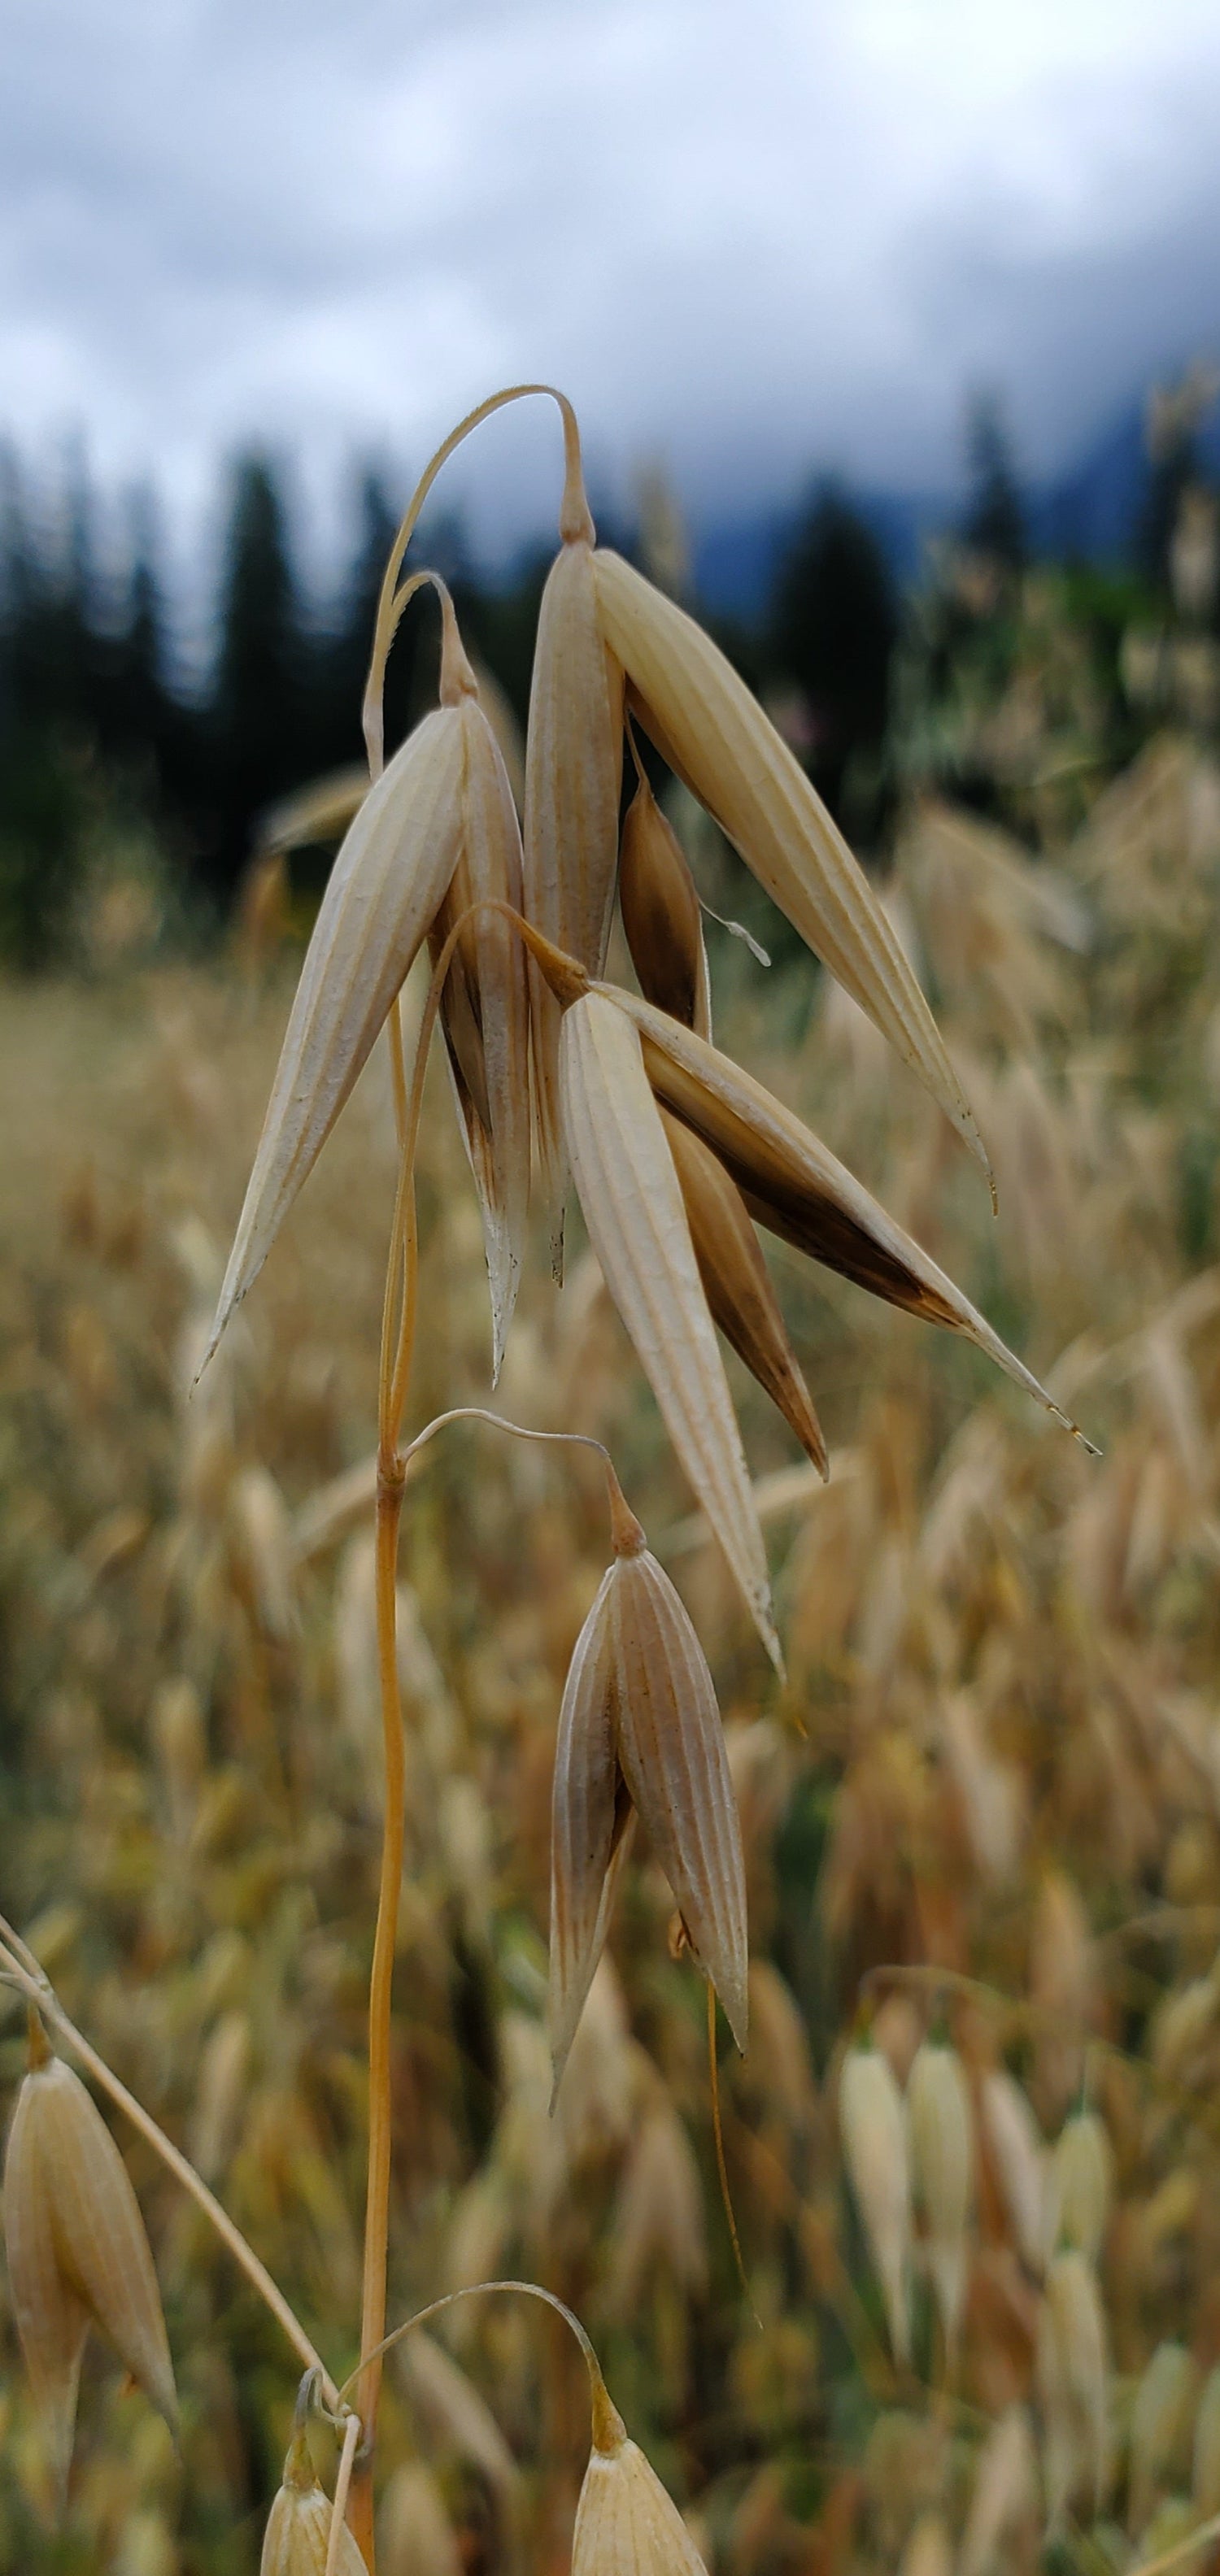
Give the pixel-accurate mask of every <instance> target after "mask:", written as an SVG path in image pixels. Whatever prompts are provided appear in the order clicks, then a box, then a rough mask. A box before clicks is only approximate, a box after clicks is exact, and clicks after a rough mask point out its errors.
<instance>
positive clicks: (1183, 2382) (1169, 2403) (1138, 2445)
mask: <svg viewBox="0 0 1220 2576" xmlns="http://www.w3.org/2000/svg"><path fill="white" fill-rule="evenodd" d="M1198 2394H1199V2376H1198V2372H1197V2371H1196V2369H1195V2365H1194V2363H1193V2361H1192V2360H1191V2357H1190V2354H1189V2353H1188V2351H1187V2349H1186V2346H1185V2344H1181V2343H1159V2344H1158V2345H1157V2348H1156V2351H1155V2352H1154V2353H1153V2355H1152V2359H1151V2360H1150V2362H1149V2364H1148V2367H1147V2369H1146V2370H1145V2372H1144V2375H1143V2377H1142V2379H1141V2380H1140V2384H1139V2387H1138V2388H1137V2389H1136V2392H1135V2404H1134V2406H1133V2407H1132V2409H1131V2452H1130V2463H1129V2472H1128V2481H1127V2528H1128V2530H1129V2531H1130V2532H1131V2533H1132V2534H1133V2535H1135V2534H1138V2533H1139V2532H1141V2531H1143V2529H1144V2527H1145V2525H1146V2523H1147V2522H1148V2519H1149V2516H1150V2515H1151V2513H1152V2511H1153V2508H1154V2506H1155V2504H1156V2503H1157V2500H1158V2497H1159V2496H1160V2495H1161V2494H1163V2493H1164V2492H1165V2491H1166V2490H1167V2489H1169V2488H1180V2486H1181V2484H1182V2482H1183V2478H1184V2473H1185V2469H1186V2464H1187V2462H1188V2460H1189V2458H1190V2453H1191V2429H1192V2426H1193V2423H1194V2414H1195V2404H1196V2400H1197V2398H1198Z"/></svg>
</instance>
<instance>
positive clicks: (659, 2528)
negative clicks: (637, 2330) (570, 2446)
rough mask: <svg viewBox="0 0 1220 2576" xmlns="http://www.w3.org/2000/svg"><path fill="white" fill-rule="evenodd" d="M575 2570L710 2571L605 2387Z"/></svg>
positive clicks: (606, 2573) (657, 2574) (592, 2575)
mask: <svg viewBox="0 0 1220 2576" xmlns="http://www.w3.org/2000/svg"><path fill="white" fill-rule="evenodd" d="M572 2576H706V2570H705V2568H704V2565H703V2560H702V2559H701V2557H700V2556H699V2552H698V2550H697V2549H696V2547H695V2544H694V2542H693V2540H692V2539H691V2536H690V2533H689V2532H688V2530H687V2528H686V2525H685V2523H684V2522H683V2520H682V2516H681V2514H680V2513H679V2511H678V2508H677V2506H676V2504H675V2503H674V2502H673V2499H672V2497H671V2496H669V2495H667V2494H666V2491H665V2489H664V2487H663V2486H662V2484H661V2481H660V2479H659V2477H658V2476H657V2473H656V2470H655V2469H652V2468H650V2467H649V2464H648V2462H647V2460H646V2459H645V2457H644V2454H643V2452H642V2451H641V2450H639V2449H638V2448H637V2446H636V2444H635V2443H634V2442H631V2441H629V2440H628V2438H627V2432H626V2428H625V2426H624V2424H623V2420H622V2417H621V2416H620V2414H619V2413H618V2411H617V2409H616V2408H615V2407H614V2406H612V2405H611V2402H610V2399H609V2398H608V2397H607V2395H606V2392H605V2390H604V2388H601V2387H600V2386H599V2388H598V2391H597V2397H596V2399H595V2403H594V2424H593V2448H592V2451H591V2452H590V2454H589V2465H588V2468H587V2469H586V2471H585V2476H584V2484H583V2486H582V2487H581V2490H580V2501H579V2503H578V2505H577V2507H576V2528H575V2530H574V2531H573V2534H572Z"/></svg>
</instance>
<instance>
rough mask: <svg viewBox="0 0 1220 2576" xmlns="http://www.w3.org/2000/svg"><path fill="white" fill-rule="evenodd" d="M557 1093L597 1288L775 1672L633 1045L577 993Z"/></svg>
mask: <svg viewBox="0 0 1220 2576" xmlns="http://www.w3.org/2000/svg"><path fill="white" fill-rule="evenodd" d="M654 1016H655V1018H656V1019H657V1020H658V1021H661V1020H662V1015H661V1013H660V1012H657V1013H656V1014H654ZM662 1025H664V1026H675V1025H676V1024H675V1023H672V1022H664V1021H662ZM679 1034H681V1035H685V1032H679ZM691 1043H692V1044H693V1043H697V1041H694V1040H692V1041H691ZM560 1081H561V1090H562V1100H563V1123H564V1134H565V1137H566V1141H567V1147H568V1152H569V1155H570V1158H571V1164H572V1172H573V1176H574V1178H575V1181H576V1187H577V1190H578V1192H579V1195H580V1204H581V1207H582V1208H583V1210H584V1216H585V1223H586V1224H587V1226H588V1229H589V1234H590V1237H591V1239H592V1243H593V1248H594V1251H595V1252H596V1254H597V1257H598V1260H599V1261H600V1263H601V1266H602V1270H603V1273H604V1275H605V1279H606V1284H607V1287H608V1288H609V1290H610V1294H611V1296H612V1297H613V1299H614V1302H615V1304H616V1306H617V1307H618V1310H619V1313H620V1314H621V1316H622V1318H623V1321H624V1323H625V1324H626V1326H627V1329H628V1331H629V1333H630V1334H631V1338H632V1340H633V1342H634V1343H635V1346H636V1350H637V1352H638V1353H639V1357H640V1361H641V1363H642V1366H643V1368H644V1371H645V1373H646V1375H647V1377H648V1379H649V1382H650V1384H651V1386H652V1391H653V1394H654V1395H655V1397H656V1399H657V1403H658V1405H659V1406H660V1409H661V1414H662V1418H663V1420H664V1423H665V1427H666V1430H667V1431H668V1433H669V1436H670V1439H671V1440H672V1442H673V1445H674V1448H675V1450H676V1452H677V1455H678V1460H679V1463H680V1465H681V1466H682V1468H683V1470H684V1472H685V1474H686V1476H687V1477H688V1479H689V1481H690V1483H691V1485H692V1487H693V1488H694V1492H695V1496H696V1499H697V1501H698V1502H699V1503H700V1504H701V1506H702V1508H703V1510H704V1512H705V1513H706V1515H707V1518H708V1520H709V1522H710V1524H711V1527H712V1529H713V1531H714V1532H715V1535H716V1537H717V1538H718V1540H719V1542H720V1545H721V1547H722V1548H723V1550H724V1553H725V1556H726V1557H727V1559H728V1562H729V1565H730V1567H731V1568H732V1571H733V1574H734V1576H735V1577H736V1580H737V1583H738V1585H739V1586H740V1589H741V1592H742V1594H743V1596H744V1598H745V1601H746V1603H747V1605H748V1607H749V1610H750V1613H751V1616H752V1617H753V1619H754V1622H755V1625H756V1627H757V1628H758V1631H759V1634H760V1636H761V1637H762V1640H763V1643H764V1645H765V1646H766V1648H767V1651H768V1653H769V1654H770V1656H771V1657H772V1660H773V1661H774V1662H775V1663H776V1664H777V1665H778V1664H779V1663H780V1660H781V1659H780V1652H779V1641H778V1638H777V1636H776V1633H775V1626H774V1622H773V1619H772V1616H771V1593H770V1585H769V1582H768V1579H767V1564H766V1554H765V1551H764V1548H763V1540H762V1532H761V1529H760V1527H759V1522H758V1512H757V1508H756V1506H755V1502H754V1494H753V1488H752V1486H751V1483H750V1476H749V1470H748V1468H747V1466H746V1461H745V1453H744V1451H743V1449H742V1445H741V1434H740V1432H739V1430H738V1428H737V1419H736V1416H735V1414H734V1411H733V1402H732V1397H731V1396H730V1394H729V1388H728V1381H727V1379H726V1377H725V1374H724V1364H723V1361H722V1360H721V1357H720V1351H719V1348H718V1346H717V1342H716V1333H715V1328H714V1326H713V1323H712V1319H711V1315H710V1313H709V1311H708V1303H707V1298H706V1296H705V1294H704V1290H703V1283H702V1281H701V1279H700V1276H699V1268H698V1264H697V1262H696V1259H695V1253H694V1247H693V1245H692V1242H691V1234H690V1227H689V1224H688V1223H687V1218H686V1210H685V1207H684V1205H683V1200H682V1191H681V1188H680V1186H679V1182H678V1176H677V1173H676V1172H675V1170H674V1164H673V1156H672V1155H671V1153H670V1150H669V1147H668V1145H667V1143H666V1141H665V1131H664V1129H663V1127H662V1125H661V1120H660V1115H659V1113H658V1110H657V1105H656V1102H655V1100H654V1099H653V1096H652V1092H651V1090H650V1088H649V1083H648V1079H647V1076H646V1074H645V1071H644V1065H643V1060H642V1057H641V1053H640V1042H639V1039H638V1037H637V1035H636V1032H635V1030H634V1029H633V1028H632V1026H631V1023H630V1020H629V1018H628V1016H627V1014H626V1012H625V1011H624V1010H621V1009H620V1008H619V1007H618V1005H617V1002H616V1001H613V1000H611V999H610V997H609V994H608V993H603V992H600V991H598V992H591V993H587V994H585V995H583V996H582V997H581V998H580V999H579V1000H577V1001H575V1002H573V1003H572V1004H571V1006H570V1008H569V1009H568V1010H566V1011H565V1012H564V1015H563V1021H562V1026H561V1043H560Z"/></svg>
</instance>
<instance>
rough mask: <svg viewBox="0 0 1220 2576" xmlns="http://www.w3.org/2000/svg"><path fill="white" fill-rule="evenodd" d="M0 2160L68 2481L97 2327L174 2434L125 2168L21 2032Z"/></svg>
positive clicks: (152, 2296) (92, 2112)
mask: <svg viewBox="0 0 1220 2576" xmlns="http://www.w3.org/2000/svg"><path fill="white" fill-rule="evenodd" d="M30 2059H31V2063H30V2070H29V2073H28V2074H27V2075H26V2076H25V2078H24V2081H23V2083H22V2086H21V2090H20V2093H19V2094H18V2096H17V2107H16V2109H15V2111H14V2113H13V2122H12V2127H11V2129H10V2131H9V2140H8V2150H7V2154H6V2157H5V2166H4V2234H5V2246H6V2250H7V2254H8V2267H9V2280H10V2284H11V2287H12V2294H13V2310H14V2315H15V2318H16V2323H17V2331H18V2334H19V2336H20V2338H21V2348H22V2351H23V2353H24V2355H25V2359H26V2366H27V2368H28V2370H29V2373H30V2378H31V2381H32V2383H33V2387H34V2394H35V2397H36V2399H37V2401H38V2403H39V2406H40V2407H41V2408H42V2410H43V2411H44V2413H45V2415H46V2418H47V2421H48V2427H49V2434H50V2445H51V2452H52V2458H53V2463H54V2468H55V2472H56V2477H57V2481H58V2484H59V2488H60V2491H61V2492H62V2490H63V2487H64V2485H65V2484H66V2481H67V2474H68V2467H69V2463H70V2460H71V2455H72V2432H73V2425H74V2421H75V2415H76V2390H77V2382H78V2379H79V2375H80V2364H81V2355H82V2353H83V2350H84V2344H85V2337H86V2334H87V2332H88V2329H89V2326H90V2325H93V2326H96V2328H97V2330H98V2332H99V2333H100V2334H102V2335H104V2336H105V2337H106V2339H107V2341H108V2342H109V2343H111V2344H112V2345H113V2347H114V2349H115V2351H116V2352H117V2354H118V2356H119V2359H120V2361H122V2362H123V2363H124V2365H125V2366H126V2368H127V2369H128V2370H129V2371H130V2373H131V2376H132V2378H133V2379H135V2380H137V2381H138V2382H139V2385H140V2386H141V2388H143V2389H144V2390H145V2392H146V2394H147V2395H148V2396H149V2397H150V2398H151V2399H152V2402H153V2404H154V2406H156V2407H158V2408H159V2409H160V2411H161V2413H162V2414H163V2415H164V2417H165V2420H166V2422H167V2424H168V2425H169V2427H170V2430H171V2432H173V2433H175V2434H176V2432H177V2426H178V2401H177V2396H176V2394H175V2390H174V2374H173V2367H172V2364H171V2362H170V2357H169V2345H168V2343H167V2341H166V2335H165V2319H164V2317H163V2315H162V2312H161V2296H160V2292H159V2290H158V2288H157V2276H156V2272H155V2270H154V2268H153V2259H152V2254H151V2252H150V2250H149V2244H148V2238H147V2236H146V2235H145V2232H144V2221H143V2219H142V2218H141V2216H140V2210H139V2204H138V2202H137V2200H136V2196H135V2193H134V2191H133V2190H132V2187H131V2182H130V2180H129V2178H128V2173H127V2168H126V2166H125V2164H124V2163H123V2159H122V2157H121V2156H120V2154H119V2151H118V2148H117V2147H116V2145H115V2143H114V2140H113V2138H112V2137H111V2135H110V2131H109V2129H108V2128H107V2126H106V2123H105V2121H104V2120H103V2118H102V2116H101V2113H100V2111H98V2109H97V2108H96V2106H95V2104H94V2102H93V2100H92V2098H91V2096H90V2095H89V2094H88V2093H87V2092H86V2090H85V2087H84V2085H83V2084H82V2083H81V2081H80V2078H79V2076H77V2075H74V2074H73V2072H72V2069H71V2067H69V2066H65V2064H64V2062H63V2060H62V2058H58V2057H52V2056H51V2054H50V2052H49V2050H48V2048H47V2045H46V2041H45V2040H44V2039H43V2037H42V2033H41V2031H40V2030H39V2029H37V2028H35V2029H33V2030H32V2033H31V2047H30Z"/></svg>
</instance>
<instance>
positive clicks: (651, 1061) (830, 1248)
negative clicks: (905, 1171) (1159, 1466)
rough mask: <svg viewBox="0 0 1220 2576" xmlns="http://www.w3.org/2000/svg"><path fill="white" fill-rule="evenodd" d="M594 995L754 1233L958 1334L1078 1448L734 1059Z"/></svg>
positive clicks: (934, 1270) (962, 1300)
mask: <svg viewBox="0 0 1220 2576" xmlns="http://www.w3.org/2000/svg"><path fill="white" fill-rule="evenodd" d="M594 992H595V993H597V994H605V995H606V996H607V997H608V998H610V997H612V998H613V1000H614V1002H615V1004H616V1006H617V1008H618V1009H619V1010H621V1011H622V1012H624V1013H625V1014H626V1015H627V1016H628V1017H629V1018H630V1019H631V1020H633V1021H634V1023H635V1026H636V1028H637V1029H638V1030H639V1032H640V1039H641V1044H642V1047H643V1053H644V1064H645V1068H646V1070H647V1074H648V1079H649V1081H650V1083H651V1084H652V1087H653V1090H654V1091H655V1093H656V1095H657V1098H658V1100H660V1101H661V1102H662V1103H663V1105H664V1106H665V1107H666V1108H667V1109H671V1110H673V1111H674V1113H675V1114H676V1116H678V1117H679V1118H682V1119H684V1120H685V1122H686V1124H687V1126H689V1127H693V1128H694V1130H695V1132H696V1134H697V1135H699V1136H701V1137H702V1138H703V1141H704V1143H705V1144H707V1145H710V1147H711V1149H712V1151H713V1153H715V1154H716V1155H718V1156H719V1159H720V1161H721V1162H722V1163H723V1165H724V1167H725V1170H726V1171H727V1172H728V1173H729V1175H730V1178H731V1179H732V1180H733V1181H734V1182H735V1183H736V1185H737V1187H738V1189H739V1190H740V1191H741V1194H742V1197H743V1199H744V1200H745V1203H746V1206H747V1208H748V1209H749V1211H750V1214H751V1215H752V1216H754V1217H756V1218H757V1219H758V1221H759V1223H760V1224H761V1225H765V1226H767V1227H769V1229H770V1231H771V1232H772V1233H773V1234H778V1235H780V1236H782V1237H783V1239H784V1241H785V1242H788V1243H792V1244H794V1245H795V1246H796V1248H797V1250H798V1251H801V1252H807V1253H810V1254H811V1255H812V1257H813V1259H814V1260H815V1261H821V1262H823V1263H824V1264H825V1265H826V1267H827V1268H828V1269H830V1270H837V1271H839V1272H840V1273H841V1275H842V1276H843V1278H845V1279H852V1280H855V1282H856V1283H857V1285H858V1286H860V1287H862V1288H867V1289H869V1290H870V1291H871V1292H872V1294H873V1295H874V1296H875V1297H884V1298H885V1299H886V1300H887V1302H888V1303H889V1304H890V1305H893V1306H901V1307H903V1308H905V1310H906V1311H907V1313H909V1314H912V1315H918V1316H921V1317H923V1318H924V1319H925V1320H926V1321H927V1322H929V1323H934V1324H940V1325H943V1326H944V1327H945V1329H946V1330H947V1331H949V1332H954V1333H962V1334H964V1335H965V1337H966V1339H967V1340H969V1341H972V1342H974V1343H975V1344H976V1345H977V1347H978V1349H979V1350H981V1351H985V1352H986V1354H987V1357H988V1358H989V1359H992V1360H994V1361H995V1363H996V1365H997V1367H998V1368H1001V1369H1003V1371H1004V1373H1005V1375H1006V1376H1007V1377H1010V1378H1012V1379H1013V1381H1014V1383H1015V1384H1016V1385H1017V1386H1020V1387H1023V1388H1024V1389H1025V1392H1026V1394H1027V1395H1032V1396H1033V1397H1034V1398H1035V1400H1036V1402H1037V1403H1039V1404H1041V1405H1043V1406H1045V1408H1046V1410H1047V1412H1048V1413H1052V1414H1053V1415H1054V1417H1055V1420H1056V1421H1057V1422H1061V1423H1062V1424H1063V1426H1064V1428H1065V1430H1068V1431H1071V1432H1073V1433H1074V1434H1075V1436H1076V1438H1077V1439H1081V1440H1083V1434H1082V1433H1081V1432H1080V1430H1079V1428H1078V1426H1077V1425H1076V1423H1074V1422H1073V1421H1072V1420H1071V1419H1070V1416H1069V1415H1067V1414H1066V1413H1064V1412H1063V1411H1062V1409H1061V1407H1060V1406H1059V1405H1057V1404H1056V1402H1055V1400H1054V1398H1053V1396H1050V1395H1048V1394H1047V1391H1046V1389H1045V1387H1043V1386H1040V1385H1039V1383H1038V1380H1037V1378H1036V1377H1034V1376H1033V1375H1032V1374H1031V1372H1030V1370H1029V1369H1027V1368H1026V1366H1025V1364H1024V1362H1023V1361H1022V1360H1019V1359H1018V1358H1017V1357H1016V1354H1015V1353H1014V1352H1013V1351H1010V1350H1009V1349H1008V1347H1007V1345H1006V1344H1005V1343H1004V1342H1002V1341H1001V1340H1000V1337H999V1334H998V1333H996V1332H994V1331H993V1329H992V1327H991V1325H990V1324H989V1323H988V1322H987V1320H986V1317H985V1316H983V1315H980V1313H979V1312H978V1309H977V1307H975V1306H972V1305H971V1304H970V1301H969V1299H968V1298H966V1297H964V1296H963V1295H962V1293H961V1290H960V1289H959V1288H955V1287H954V1285H953V1282H952V1280H951V1279H949V1278H947V1277H946V1275H945V1273H944V1271H943V1270H940V1269H938V1267H937V1265H936V1263H935V1262H934V1261H932V1260H931V1259H930V1258H929V1256H928V1254H927V1253H926V1252H922V1251H921V1250H920V1247H919V1245H918V1244H917V1243H915V1242H914V1241H913V1240H912V1238H911V1236H910V1235H909V1234H906V1233H904V1231H903V1229H902V1227H901V1226H900V1225H896V1224H895V1222H894V1220H893V1218H892V1217H889V1216H887V1215H886V1212H885V1210H884V1208H882V1207H880V1206H879V1205H878V1203H877V1201H876V1200H875V1199H874V1198H871V1197H870V1195H869V1193H868V1191H867V1190H866V1189H865V1188H864V1187H863V1186H862V1184H861V1183H860V1182H859V1181H857V1180H856V1179H854V1178H853V1176H852V1174H851V1173H850V1172H849V1171H848V1170H847V1169H846V1168H845V1166H844V1165H843V1164H842V1163H840V1162H838V1161H837V1160H836V1157H835V1156H834V1155H833V1154H832V1153H831V1152H830V1151H829V1149H828V1148H827V1147H826V1146H825V1145H823V1144H821V1143H820V1142H819V1140H818V1138H817V1137H816V1136H814V1135H813V1134H812V1132H811V1130H810V1129H809V1128H808V1127H805V1126H803V1125H802V1123H801V1121H800V1119H799V1118H796V1117H794V1115H793V1113H792V1111H791V1110H789V1109H785V1108H784V1106H783V1104H782V1102H780V1101H778V1100H776V1099H775V1098H774V1097H773V1095H772V1094H771V1093H770V1092H769V1091H766V1090H764V1088H763V1085H762V1084H761V1083H760V1082H755V1080H754V1079H753V1076H752V1075H750V1074H748V1073H745V1072H743V1071H742V1069H741V1067H740V1065H736V1064H734V1063H733V1061H732V1059H731V1057H729V1056H726V1055H722V1054H721V1053H720V1051H719V1049H718V1048H716V1047H711V1046H708V1045H707V1044H706V1043H705V1042H704V1040H703V1039H701V1038H699V1037H697V1036H696V1034H695V1032H694V1030H693V1029H684V1028H682V1027H681V1026H680V1025H679V1023H678V1022H677V1021H676V1020H671V1019H668V1018H667V1017H666V1015H665V1013H664V1012H663V1011H657V1010H654V1009H653V1007H652V1005H651V1004H650V1003H648V1002H641V1001H639V1000H637V998H636V996H635V995H634V994H633V993H625V992H620V991H619V990H618V988H617V987H613V986H610V985H597V986H595V988H594ZM591 998H592V997H591ZM1084 1446H1085V1447H1086V1448H1089V1447H1090V1446H1091V1443H1090V1442H1088V1441H1084Z"/></svg>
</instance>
